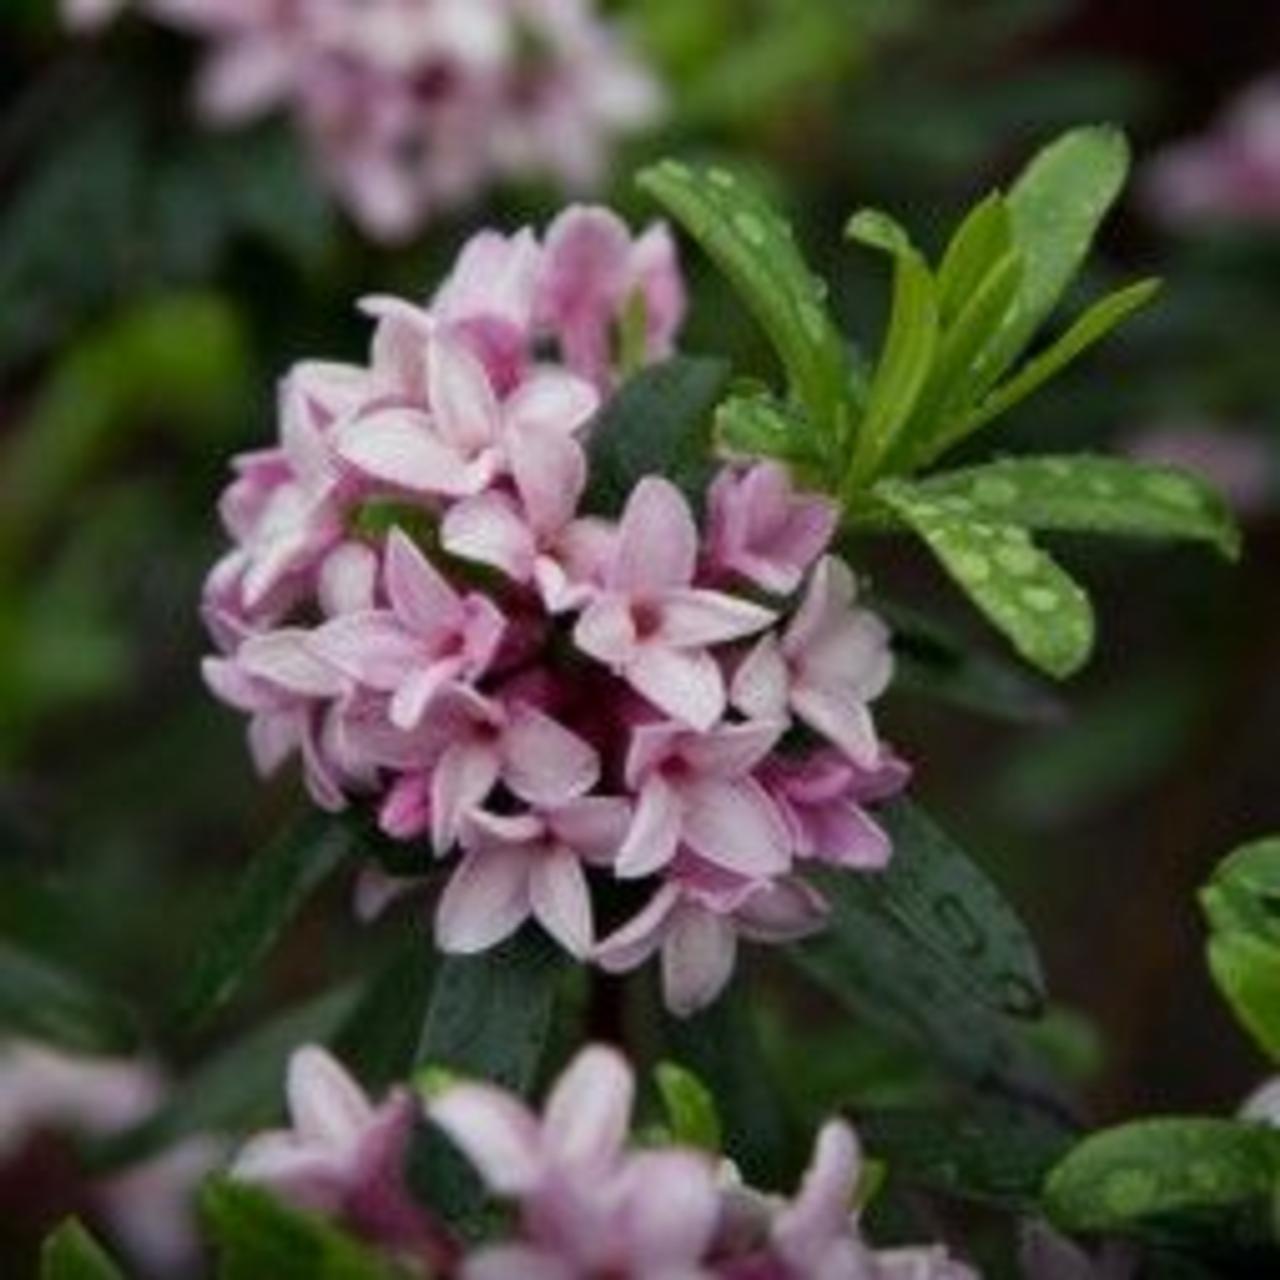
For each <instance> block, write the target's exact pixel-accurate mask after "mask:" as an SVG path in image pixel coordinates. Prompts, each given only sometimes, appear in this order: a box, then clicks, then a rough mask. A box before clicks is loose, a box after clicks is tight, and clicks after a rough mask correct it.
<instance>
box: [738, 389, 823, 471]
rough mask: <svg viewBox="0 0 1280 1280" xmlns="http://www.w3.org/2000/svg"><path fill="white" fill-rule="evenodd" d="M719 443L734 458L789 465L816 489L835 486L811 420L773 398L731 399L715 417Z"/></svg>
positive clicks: (746, 396) (745, 397) (740, 397)
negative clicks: (759, 459) (824, 462)
mask: <svg viewBox="0 0 1280 1280" xmlns="http://www.w3.org/2000/svg"><path fill="white" fill-rule="evenodd" d="M715 439H716V442H717V443H718V444H719V446H720V447H721V449H722V450H723V451H724V452H726V453H729V454H732V455H738V456H742V455H745V456H746V457H751V458H774V459H777V460H778V461H780V462H785V463H786V464H787V466H788V467H789V468H790V469H791V471H792V472H793V473H794V474H796V475H797V476H799V477H802V478H803V479H805V480H807V481H808V483H809V484H810V486H811V487H813V488H819V489H821V488H829V487H830V485H831V478H830V474H829V472H827V471H826V470H825V468H824V464H823V458H822V451H821V448H820V442H819V441H816V440H815V439H814V436H813V432H812V429H811V427H810V424H809V422H808V420H807V419H806V418H804V417H803V416H802V415H800V414H798V413H796V412H795V410H793V409H791V408H789V407H788V406H787V405H785V404H783V403H781V401H778V400H775V399H774V398H773V397H772V396H767V395H743V396H731V397H730V398H729V399H728V400H726V401H724V402H723V403H722V404H721V405H720V407H719V408H718V409H717V410H716V414H715Z"/></svg>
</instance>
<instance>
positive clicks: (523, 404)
mask: <svg viewBox="0 0 1280 1280" xmlns="http://www.w3.org/2000/svg"><path fill="white" fill-rule="evenodd" d="M422 341H423V343H425V345H426V379H425V381H426V388H425V390H426V405H425V407H415V406H414V405H411V404H409V405H401V404H395V403H394V402H393V403H387V404H384V405H378V404H376V403H375V404H374V405H372V406H370V407H369V408H368V409H367V410H366V411H365V412H364V413H362V414H361V415H359V416H357V417H354V418H351V419H349V420H348V421H347V422H345V423H344V424H343V425H342V427H341V428H340V429H339V430H338V432H337V433H336V441H335V444H336V448H337V451H338V453H339V454H340V456H341V457H342V458H343V460H344V461H345V462H347V463H348V464H349V465H350V466H351V467H353V468H355V470H356V471H357V472H359V473H361V474H363V475H365V476H368V477H370V478H372V479H374V480H377V481H379V482H381V483H382V484H386V485H391V486H393V487H394V488H397V489H406V490H409V491H411V492H415V493H424V494H436V495H443V496H447V497H460V496H463V495H467V494H474V493H479V492H480V491H481V490H482V489H484V488H486V487H487V486H488V485H490V484H492V483H493V481H494V480H495V479H496V478H497V477H498V476H499V475H500V474H502V473H503V472H504V471H505V470H506V467H507V455H508V449H509V447H510V445H511V443H512V442H513V441H515V440H519V439H521V438H523V437H526V436H532V437H535V438H536V437H537V436H539V435H541V434H543V433H549V434H553V435H557V434H558V435H562V436H568V435H572V434H573V433H574V432H575V431H577V430H578V428H579V427H581V426H582V425H583V424H584V423H585V422H586V421H587V419H588V418H590V417H591V415H592V414H593V413H594V412H595V410H596V406H597V403H598V400H597V397H596V395H595V393H594V392H593V391H592V389H591V387H590V386H589V385H588V384H587V383H585V382H583V381H582V380H581V379H578V378H575V377H573V376H572V375H571V374H567V373H564V372H562V371H559V370H555V369H541V370H535V371H534V372H532V373H530V374H529V376H528V377H527V378H526V379H525V380H524V381H523V382H521V383H520V385H519V386H517V387H516V389H515V390H514V391H513V392H512V393H511V395H510V396H509V397H508V398H507V399H506V400H505V401H499V399H498V397H497V395H496V394H495V392H494V389H493V386H492V385H491V383H490V381H489V375H488V372H487V371H486V368H485V366H484V365H483V364H481V362H480V361H479V360H478V359H477V358H476V357H475V356H474V355H472V354H471V352H470V351H469V350H468V349H467V348H466V347H465V346H464V345H462V343H461V342H459V341H458V340H457V339H456V338H451V337H447V336H445V335H444V334H443V333H439V332H434V333H433V332H431V331H430V330H428V331H427V332H425V333H424V334H423V336H422Z"/></svg>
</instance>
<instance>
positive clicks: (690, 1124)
mask: <svg viewBox="0 0 1280 1280" xmlns="http://www.w3.org/2000/svg"><path fill="white" fill-rule="evenodd" d="M654 1078H655V1080H656V1081H657V1084H658V1092H659V1093H660V1094H661V1095H662V1105H663V1107H664V1108H665V1109H666V1113H667V1128H668V1130H669V1131H670V1133H671V1136H672V1138H674V1139H675V1141H676V1142H677V1143H679V1144H681V1145H682V1146H689V1147H698V1148H700V1149H701V1150H703V1151H711V1152H714V1153H717V1154H718V1153H719V1152H720V1151H721V1149H722V1148H723V1145H724V1135H723V1133H722V1131H721V1126H720V1111H719V1108H718V1107H717V1106H716V1100H715V1097H714V1095H713V1094H712V1093H711V1090H710V1089H708V1088H707V1086H706V1085H705V1084H703V1083H702V1081H701V1080H699V1079H698V1077H697V1076H696V1075H694V1074H693V1072H692V1071H688V1070H686V1069H685V1068H684V1067H682V1066H680V1065H679V1064H678V1063H675V1062H660V1063H658V1066H657V1068H656V1069H655V1070H654Z"/></svg>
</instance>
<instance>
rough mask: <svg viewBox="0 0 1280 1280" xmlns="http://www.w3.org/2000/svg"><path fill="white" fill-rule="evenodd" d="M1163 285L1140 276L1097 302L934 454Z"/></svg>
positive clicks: (1034, 386)
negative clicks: (1134, 281) (1140, 278)
mask: <svg viewBox="0 0 1280 1280" xmlns="http://www.w3.org/2000/svg"><path fill="white" fill-rule="evenodd" d="M1159 289H1160V282H1159V281H1158V280H1139V281H1138V282H1137V283H1136V284H1131V285H1128V286H1127V287H1125V288H1123V289H1118V290H1116V292H1115V293H1111V294H1108V295H1107V296H1106V297H1105V298H1102V299H1100V300H1099V301H1098V302H1095V303H1094V304H1093V306H1091V307H1090V308H1089V309H1088V310H1087V311H1086V312H1085V313H1084V315H1082V316H1081V317H1080V318H1079V319H1078V320H1077V321H1076V322H1075V323H1074V324H1073V325H1072V326H1071V328H1070V329H1068V330H1067V332H1066V333H1064V334H1063V335H1062V337H1061V338H1059V339H1058V340H1057V341H1056V342H1055V343H1053V345H1052V346H1050V347H1049V348H1048V349H1047V350H1045V351H1043V352H1041V353H1040V354H1039V355H1037V356H1035V357H1033V358H1032V359H1030V360H1028V361H1027V363H1026V364H1024V365H1023V366H1022V368H1021V369H1019V370H1018V372H1017V373H1015V374H1014V375H1013V377H1012V378H1010V379H1009V381H1008V382H1006V383H1004V385H1003V386H1000V387H997V388H996V390H994V391H993V392H992V393H991V394H990V395H989V396H987V397H986V398H985V399H984V400H983V401H982V402H981V403H980V404H979V405H978V406H977V407H976V408H975V409H974V410H973V411H972V412H971V413H965V414H962V415H961V416H960V417H959V419H958V420H957V421H956V423H955V425H954V426H953V427H951V428H950V429H949V430H948V431H947V433H946V434H945V435H944V437H943V438H942V440H940V441H939V444H938V447H937V448H936V449H935V450H933V451H932V453H931V454H930V457H931V458H932V457H935V456H937V454H939V453H941V452H942V451H943V450H944V449H946V448H948V447H950V446H951V445H952V444H954V443H956V442H957V441H958V440H960V439H962V438H963V437H965V436H968V435H972V434H973V432H975V431H977V430H978V429H979V428H981V427H984V426H986V424H987V423H988V422H990V421H991V420H992V419H993V418H998V417H999V416H1000V415H1001V414H1003V413H1007V412H1008V411H1009V410H1010V409H1012V408H1013V407H1014V405H1016V404H1018V403H1019V402H1020V401H1022V400H1025V399H1026V398H1027V397H1028V396H1029V395H1031V394H1032V392H1034V391H1038V390H1039V389H1040V387H1042V386H1043V385H1044V384H1045V383H1046V382H1048V381H1049V380H1050V379H1051V378H1053V377H1055V376H1056V375H1057V374H1058V373H1060V372H1061V371H1062V370H1063V369H1065V368H1066V367H1067V365H1069V364H1071V363H1072V362H1073V361H1074V360H1076V359H1077V358H1078V357H1079V356H1081V355H1083V354H1084V352H1086V351H1088V350H1089V348H1090V347H1092V346H1094V345H1095V344H1096V343H1098V342H1100V341H1101V340H1102V339H1103V338H1105V337H1106V336H1107V334H1109V333H1110V332H1111V331H1112V330H1113V329H1115V328H1116V327H1117V326H1118V325H1120V324H1123V323H1124V321H1125V320H1127V319H1128V318H1129V317H1130V316H1131V315H1133V313H1134V312H1135V311H1138V310H1140V309H1141V308H1142V307H1145V306H1146V305H1147V303H1148V302H1150V301H1151V299H1152V298H1153V297H1155V295H1156V293H1157V292H1158V291H1159Z"/></svg>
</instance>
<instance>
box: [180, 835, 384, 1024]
mask: <svg viewBox="0 0 1280 1280" xmlns="http://www.w3.org/2000/svg"><path fill="white" fill-rule="evenodd" d="M358 848H359V845H358V842H357V840H356V838H355V835H354V832H353V830H352V828H351V827H350V826H349V825H347V824H346V823H342V822H337V821H334V819H333V818H332V817H330V816H329V815H327V814H322V813H308V814H307V815H306V816H304V817H302V818H300V819H298V820H297V821H295V822H294V823H293V824H292V825H291V826H290V827H288V828H287V829H286V830H285V831H284V832H283V833H282V834H281V835H280V836H279V837H277V839H276V840H275V841H274V842H273V843H272V844H271V845H269V846H268V847H267V848H266V849H265V850H264V851H263V852H262V853H260V854H259V855H258V856H257V857H256V858H255V859H254V860H253V861H252V862H251V864H250V865H249V867H248V869H247V870H246V872H245V873H244V876H243V877H242V879H241V880H240V882H239V884H238V885H237V886H236V887H235V889H234V890H233V892H232V894H231V897H230V900H229V901H228V902H227V903H226V905H225V907H224V908H223V910H222V912H221V913H220V915H219V916H218V917H217V919H216V920H215V922H214V925H213V928H212V929H211V930H210V933H209V936H208V937H207V938H206V939H205V940H204V942H203V944H202V945H201V947H200V949H199V950H198V952H197V958H196V962H195V965H194V967H193V968H192V970H191V973H190V975H189V977H188V978H187V981H186V983H185V985H184V986H183V988H182V990H181V993H180V996H179V1000H178V1006H177V1017H178V1019H179V1021H180V1022H181V1023H182V1024H184V1025H186V1026H194V1025H196V1024H199V1023H202V1022H204V1021H206V1020H207V1019H208V1018H210V1017H211V1016H212V1015H213V1014H214V1013H216V1012H217V1011H218V1010H219V1009H221V1008H223V1006H225V1005H226V1004H227V1003H228V1002H229V1001H230V1000H231V999H232V997H233V996H234V995H235V994H236V992H237V991H238V990H239V989H240V986H241V984H242V983H243V982H244V981H245V979H246V978H248V977H249V975H250V974H251V973H252V972H253V970H254V969H256V968H257V966H258V965H259V964H260V963H261V962H262V961H263V960H264V959H265V958H266V956H267V954H268V953H269V952H270V951H271V949H272V947H273V946H274V945H275V943H276V941H277V940H278V939H279V937H280V935H281V934H282V933H283V932H284V930H285V929H286V928H287V927H288V925H289V923H290V922H291V921H292V920H293V918H294V917H295V916H296V915H297V914H298V912H299V911H300V910H301V909H302V906H303V904H304V903H305V902H306V901H307V899H308V898H310V897H311V895H312V894H313V893H315V892H316V890H318V889H319V888H320V886H321V885H322V884H324V882H325V881H326V880H328V879H329V877H330V876H332V875H333V874H334V873H335V872H336V871H337V870H338V868H339V867H341V866H342V865H343V864H344V863H346V862H349V861H351V860H352V859H353V858H354V856H355V854H356V852H357V850H358Z"/></svg>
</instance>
